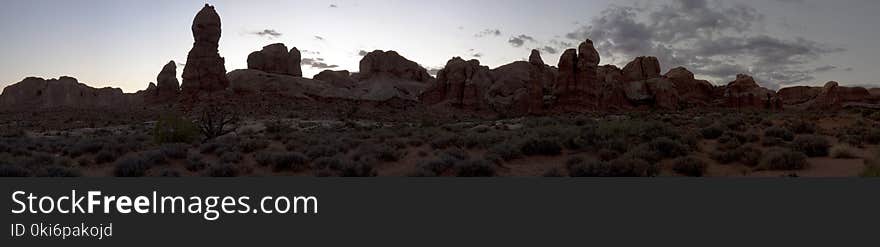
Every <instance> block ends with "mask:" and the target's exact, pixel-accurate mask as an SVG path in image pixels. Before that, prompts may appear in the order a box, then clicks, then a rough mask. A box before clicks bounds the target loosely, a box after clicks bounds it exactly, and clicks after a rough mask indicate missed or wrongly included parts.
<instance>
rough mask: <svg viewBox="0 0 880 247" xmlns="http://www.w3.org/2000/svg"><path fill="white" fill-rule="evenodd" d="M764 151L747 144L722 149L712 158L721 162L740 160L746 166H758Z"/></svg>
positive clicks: (727, 162)
mask: <svg viewBox="0 0 880 247" xmlns="http://www.w3.org/2000/svg"><path fill="white" fill-rule="evenodd" d="M763 155H764V153H763V151H761V149H759V148H757V147H755V146H752V145H745V146H740V147H738V148H734V149H728V150H721V151H717V152H715V153H713V154H712V159H714V160H715V161H718V163H721V164H730V163H734V162H740V163H742V164H743V165H746V166H757V165H758V164H759V163H760V162H761V158H762V157H763Z"/></svg>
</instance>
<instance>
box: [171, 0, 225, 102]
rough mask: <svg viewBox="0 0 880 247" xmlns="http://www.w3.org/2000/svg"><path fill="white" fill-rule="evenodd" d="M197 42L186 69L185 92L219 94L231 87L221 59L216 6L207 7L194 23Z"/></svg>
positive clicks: (183, 88) (183, 87)
mask: <svg viewBox="0 0 880 247" xmlns="http://www.w3.org/2000/svg"><path fill="white" fill-rule="evenodd" d="M192 32H193V38H194V39H195V43H194V44H193V48H192V50H190V52H189V55H188V56H187V58H186V66H185V67H184V68H183V84H182V85H181V87H182V91H183V93H186V94H197V93H200V92H216V91H220V90H225V89H226V88H227V87H229V81H228V80H227V79H226V66H225V63H226V62H225V60H224V59H223V57H220V53H219V42H220V32H221V28H220V16H219V15H218V14H217V12H216V11H215V10H214V7H213V6H210V5H207V4H205V7H204V8H202V10H201V11H199V13H198V14H197V15H196V17H195V19H194V20H193V24H192Z"/></svg>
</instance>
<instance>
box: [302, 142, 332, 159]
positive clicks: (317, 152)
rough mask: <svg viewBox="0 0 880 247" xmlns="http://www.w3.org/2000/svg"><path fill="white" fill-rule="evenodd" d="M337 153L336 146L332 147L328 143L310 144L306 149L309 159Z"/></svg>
mask: <svg viewBox="0 0 880 247" xmlns="http://www.w3.org/2000/svg"><path fill="white" fill-rule="evenodd" d="M338 153H339V149H338V148H334V147H331V146H328V145H317V146H312V147H309V148H308V149H306V155H307V156H309V158H311V159H317V158H322V157H333V156H335V155H336V154H338Z"/></svg>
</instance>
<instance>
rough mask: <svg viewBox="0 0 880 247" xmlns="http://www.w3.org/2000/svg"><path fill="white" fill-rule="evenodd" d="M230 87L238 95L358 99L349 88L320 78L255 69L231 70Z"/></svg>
mask: <svg viewBox="0 0 880 247" xmlns="http://www.w3.org/2000/svg"><path fill="white" fill-rule="evenodd" d="M229 82H230V88H231V89H232V91H233V92H235V93H236V94H237V95H252V94H261V95H275V96H283V97H288V98H297V99H313V97H315V96H317V97H322V98H340V99H356V97H355V95H354V93H352V92H351V90H349V89H348V88H342V87H336V86H333V85H331V84H329V83H326V82H324V81H320V80H312V79H307V78H302V77H296V76H290V75H282V74H274V73H267V72H263V71H259V70H254V69H241V70H234V71H232V72H229Z"/></svg>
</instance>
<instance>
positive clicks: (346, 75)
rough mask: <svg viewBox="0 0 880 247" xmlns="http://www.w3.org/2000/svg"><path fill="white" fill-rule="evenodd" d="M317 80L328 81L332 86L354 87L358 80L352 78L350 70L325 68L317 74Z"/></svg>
mask: <svg viewBox="0 0 880 247" xmlns="http://www.w3.org/2000/svg"><path fill="white" fill-rule="evenodd" d="M315 80H319V81H323V82H326V83H328V84H329V85H330V86H333V87H338V88H349V89H350V88H353V87H355V86H356V82H355V81H354V79H353V78H351V72H348V70H339V71H334V70H324V71H321V73H318V74H317V75H315Z"/></svg>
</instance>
